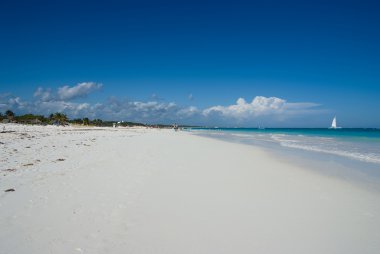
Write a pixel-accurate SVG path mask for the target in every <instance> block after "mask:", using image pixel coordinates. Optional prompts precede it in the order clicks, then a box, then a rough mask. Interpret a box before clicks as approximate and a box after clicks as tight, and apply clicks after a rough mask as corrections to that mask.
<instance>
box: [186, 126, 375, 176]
mask: <svg viewBox="0 0 380 254" xmlns="http://www.w3.org/2000/svg"><path fill="white" fill-rule="evenodd" d="M187 130H188V131H191V132H194V133H198V134H201V135H207V136H212V137H216V138H222V139H224V140H232V141H235V142H242V143H248V144H253V145H263V146H267V147H268V146H270V147H276V146H277V147H283V148H285V147H286V148H288V149H293V150H304V151H309V152H311V153H318V154H328V155H330V156H333V157H337V158H345V159H349V160H352V161H360V162H364V163H369V164H372V165H373V166H375V167H377V166H379V169H380V129H350V128H342V129H317V128H316V129H312V128H305V129H302V128H268V129H258V128H188V129H187Z"/></svg>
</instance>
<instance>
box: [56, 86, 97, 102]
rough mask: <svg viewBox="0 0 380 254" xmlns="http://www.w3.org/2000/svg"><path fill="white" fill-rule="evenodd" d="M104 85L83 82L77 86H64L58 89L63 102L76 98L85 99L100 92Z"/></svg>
mask: <svg viewBox="0 0 380 254" xmlns="http://www.w3.org/2000/svg"><path fill="white" fill-rule="evenodd" d="M102 86H103V85H102V84H98V83H94V82H83V83H79V84H77V85H76V86H73V87H69V86H63V87H60V88H58V97H59V98H60V99H61V100H72V99H75V98H80V97H85V96H87V95H88V94H90V93H92V92H94V91H96V90H99V89H100V88H101V87H102Z"/></svg>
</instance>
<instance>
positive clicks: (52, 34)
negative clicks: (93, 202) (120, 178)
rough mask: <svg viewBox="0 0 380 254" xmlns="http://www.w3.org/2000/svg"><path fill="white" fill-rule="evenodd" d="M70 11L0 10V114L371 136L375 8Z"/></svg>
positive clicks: (319, 5)
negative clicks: (352, 130) (330, 129)
mask: <svg viewBox="0 0 380 254" xmlns="http://www.w3.org/2000/svg"><path fill="white" fill-rule="evenodd" d="M78 2H79V1H60V2H59V3H55V1H1V3H0V34H1V40H0V56H1V57H0V111H5V110H6V109H8V108H10V109H12V110H14V111H15V112H16V113H20V114H21V113H26V112H38V113H41V114H49V113H51V112H53V111H55V110H59V111H63V112H65V113H67V114H68V115H69V116H71V117H83V116H90V117H101V118H103V119H115V120H133V121H143V122H161V123H172V122H178V123H186V124H206V125H218V126H253V127H255V126H258V125H265V126H273V127H325V126H328V125H329V124H330V122H331V119H332V117H333V116H334V115H337V116H338V124H339V125H342V126H344V127H380V117H379V113H378V109H379V108H380V49H379V45H380V33H379V27H380V15H378V13H380V4H379V3H378V2H377V1H257V2H255V1H103V2H100V1H99V2H97V1H81V2H80V3H78ZM65 92H66V93H68V94H64V93H65ZM239 98H242V99H244V100H239Z"/></svg>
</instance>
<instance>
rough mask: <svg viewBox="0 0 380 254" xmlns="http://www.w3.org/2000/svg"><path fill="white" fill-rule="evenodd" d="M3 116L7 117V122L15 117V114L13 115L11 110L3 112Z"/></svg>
mask: <svg viewBox="0 0 380 254" xmlns="http://www.w3.org/2000/svg"><path fill="white" fill-rule="evenodd" d="M5 115H6V116H7V118H8V119H9V120H12V119H13V118H14V117H15V113H13V111H11V110H7V111H5Z"/></svg>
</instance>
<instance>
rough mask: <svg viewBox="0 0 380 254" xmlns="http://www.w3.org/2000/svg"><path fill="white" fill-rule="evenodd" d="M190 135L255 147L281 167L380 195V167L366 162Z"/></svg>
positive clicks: (231, 138)
mask: <svg viewBox="0 0 380 254" xmlns="http://www.w3.org/2000/svg"><path fill="white" fill-rule="evenodd" d="M188 133H190V134H192V135H196V136H200V137H205V138H210V139H215V140H221V141H224V142H229V143H235V144H242V145H247V146H252V147H256V148H258V149H262V150H263V151H266V152H267V153H268V154H271V156H272V157H273V158H275V159H276V160H280V161H281V162H282V163H285V164H291V165H294V166H296V167H300V168H303V169H305V170H312V171H314V172H316V173H319V174H323V175H325V176H327V177H334V178H337V179H338V180H343V181H347V182H350V183H352V184H354V185H359V186H360V187H362V188H366V189H369V190H375V191H380V171H379V166H380V165H379V164H378V163H372V162H364V161H360V160H355V159H352V158H349V157H345V156H339V155H335V154H329V153H323V152H317V151H311V150H303V149H298V148H293V147H287V146H282V145H280V144H277V143H274V142H272V143H270V142H268V141H257V140H249V139H243V138H241V137H239V136H238V137H234V136H231V135H226V136H224V135H222V136H220V135H214V133H207V132H191V131H189V132H188Z"/></svg>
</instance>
